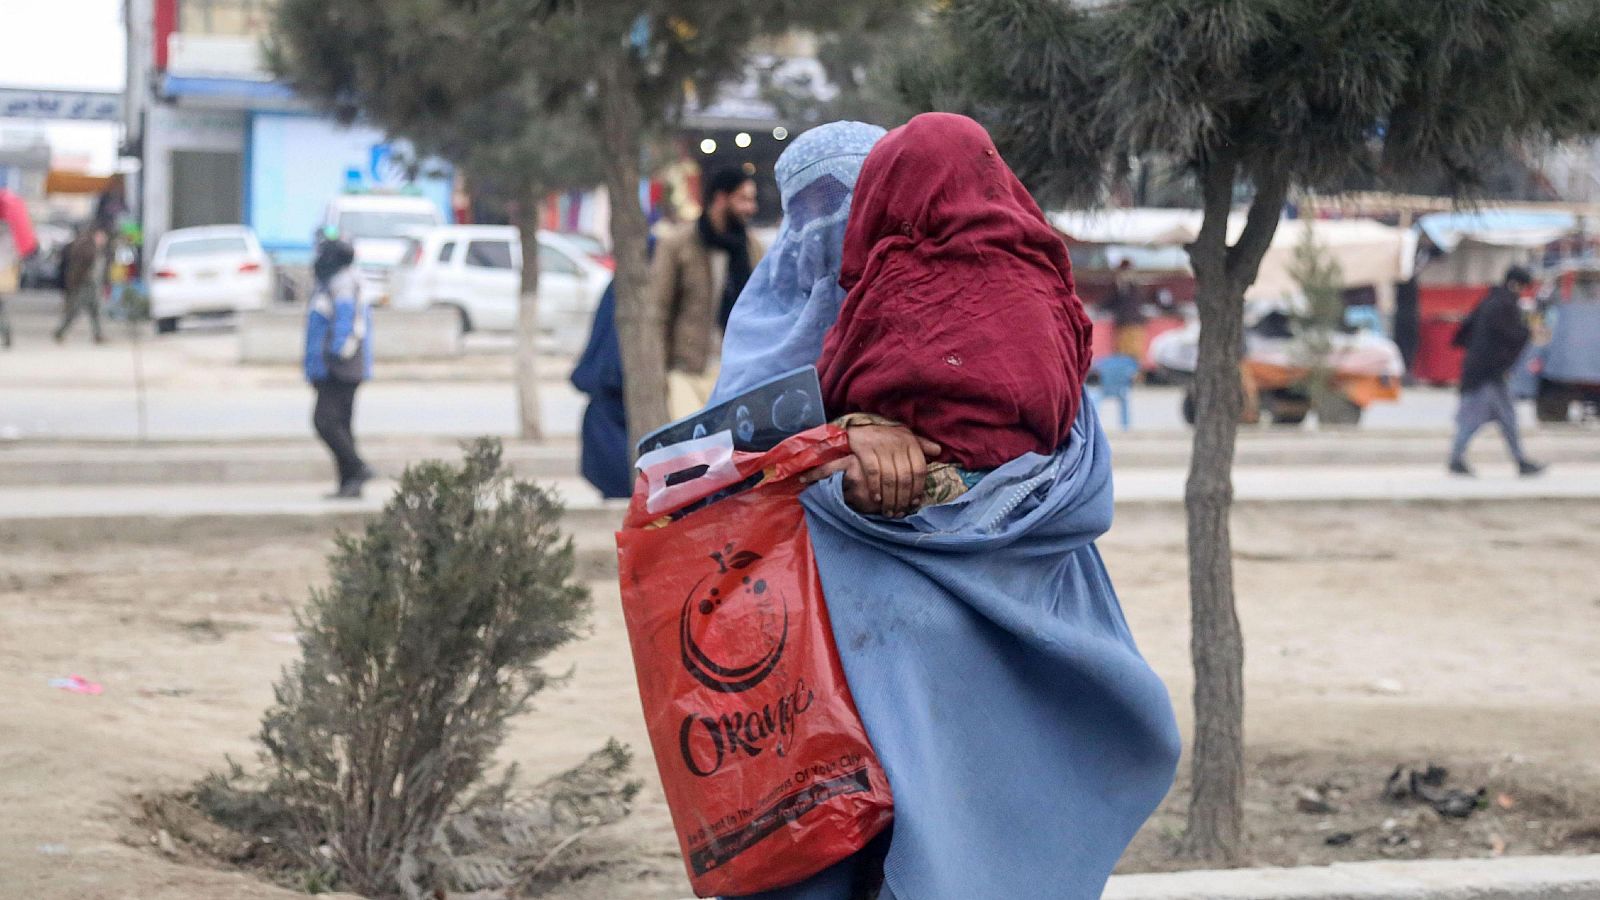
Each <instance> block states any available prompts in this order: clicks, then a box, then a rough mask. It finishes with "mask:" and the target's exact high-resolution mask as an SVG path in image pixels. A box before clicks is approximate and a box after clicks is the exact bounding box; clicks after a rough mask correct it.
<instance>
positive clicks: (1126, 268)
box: [1106, 259, 1149, 361]
mask: <svg viewBox="0 0 1600 900" xmlns="http://www.w3.org/2000/svg"><path fill="white" fill-rule="evenodd" d="M1106 305H1107V307H1108V308H1109V311H1110V313H1111V327H1112V335H1113V340H1114V342H1115V344H1116V347H1117V353H1119V354H1121V355H1122V356H1131V357H1133V358H1134V359H1136V360H1140V361H1143V359H1144V347H1145V324H1146V323H1147V322H1148V321H1149V317H1148V316H1146V315H1145V314H1144V298H1143V297H1141V296H1139V286H1138V285H1137V284H1136V283H1134V277H1133V261H1132V260H1127V259H1125V260H1123V261H1122V262H1120V263H1118V264H1117V274H1116V277H1115V279H1114V280H1113V281H1112V284H1111V297H1110V300H1109V302H1108V303H1107V304H1106Z"/></svg>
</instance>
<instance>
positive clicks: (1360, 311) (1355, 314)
mask: <svg viewBox="0 0 1600 900" xmlns="http://www.w3.org/2000/svg"><path fill="white" fill-rule="evenodd" d="M1344 324H1345V327H1347V328H1357V329H1360V330H1362V331H1370V332H1373V333H1374V334H1383V333H1384V331H1383V316H1382V315H1380V314H1379V313H1378V310H1377V308H1376V307H1372V306H1352V307H1349V308H1347V309H1346V310H1345V311H1344Z"/></svg>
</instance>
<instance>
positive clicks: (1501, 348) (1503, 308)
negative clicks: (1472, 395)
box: [1453, 286, 1531, 393]
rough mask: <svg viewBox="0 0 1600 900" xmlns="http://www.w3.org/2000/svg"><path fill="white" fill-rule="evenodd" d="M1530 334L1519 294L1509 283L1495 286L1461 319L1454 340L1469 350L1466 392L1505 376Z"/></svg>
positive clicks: (1464, 367)
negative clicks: (1523, 319)
mask: <svg viewBox="0 0 1600 900" xmlns="http://www.w3.org/2000/svg"><path fill="white" fill-rule="evenodd" d="M1530 336H1531V332H1529V330H1528V326H1527V324H1526V323H1525V322H1523V321H1522V307H1521V306H1520V305H1518V303H1517V295H1516V294H1514V293H1512V291H1511V289H1510V288H1507V287H1505V286H1501V287H1497V288H1495V289H1494V290H1491V291H1490V292H1489V294H1488V296H1486V297H1484V298H1483V300H1482V301H1480V302H1479V303H1478V305H1477V307H1476V308H1474V309H1473V310H1472V314H1471V315H1469V316H1467V319H1466V321H1464V322H1462V323H1461V328H1460V329H1459V330H1458V331H1457V332H1456V336H1455V340H1454V341H1453V343H1454V344H1455V345H1456V346H1457V347H1461V348H1463V349H1465V350H1466V351H1467V355H1466V358H1465V359H1463V360H1462V361H1461V391H1462V393H1469V392H1471V391H1475V390H1477V389H1478V388H1480V387H1483V386H1484V385H1486V384H1489V383H1490V382H1492V381H1498V380H1499V379H1502V378H1505V377H1506V373H1508V372H1510V371H1511V367H1512V366H1513V365H1516V362H1517V357H1519V356H1521V355H1522V348H1524V347H1526V346H1527V345H1528V338H1529V337H1530Z"/></svg>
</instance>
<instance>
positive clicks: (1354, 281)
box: [1049, 209, 1417, 309]
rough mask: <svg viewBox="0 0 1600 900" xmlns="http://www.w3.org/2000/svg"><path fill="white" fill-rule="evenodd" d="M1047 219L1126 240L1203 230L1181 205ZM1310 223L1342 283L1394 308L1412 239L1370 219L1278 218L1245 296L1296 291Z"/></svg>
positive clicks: (1173, 240) (1104, 238) (1075, 237)
mask: <svg viewBox="0 0 1600 900" xmlns="http://www.w3.org/2000/svg"><path fill="white" fill-rule="evenodd" d="M1049 218H1050V222H1051V224H1053V225H1054V226H1055V227H1056V230H1057V231H1060V232H1061V233H1062V234H1063V235H1065V236H1066V237H1067V239H1068V240H1069V241H1073V242H1076V243H1088V244H1107V245H1130V246H1152V247H1153V246H1181V245H1183V244H1187V243H1190V242H1192V241H1193V240H1194V239H1195V238H1196V237H1198V236H1199V234H1200V223H1201V214H1200V212H1199V211H1198V210H1186V209H1117V210H1103V211H1090V212H1057V213H1052V214H1051V215H1050V217H1049ZM1244 223H1245V217H1244V215H1243V214H1242V213H1236V214H1234V215H1233V216H1232V217H1231V218H1230V219H1229V220H1228V239H1229V240H1230V241H1232V240H1234V239H1236V238H1237V237H1238V236H1239V234H1240V233H1241V232H1242V231H1243V230H1244ZM1307 229H1310V231H1311V235H1312V238H1313V240H1315V241H1316V243H1317V244H1318V245H1319V246H1320V247H1321V248H1322V250H1323V252H1324V253H1326V254H1327V255H1328V256H1329V257H1330V258H1332V259H1333V260H1334V261H1336V262H1338V264H1339V269H1340V272H1341V273H1342V274H1343V276H1344V282H1345V286H1346V287H1369V286H1370V287H1372V288H1375V289H1376V292H1377V295H1378V301H1379V305H1380V306H1382V307H1383V308H1385V309H1389V308H1391V305H1392V303H1393V298H1394V285H1395V284H1396V283H1398V282H1402V281H1406V280H1408V279H1410V277H1411V273H1412V267H1413V264H1414V261H1415V259H1416V249H1417V237H1416V233H1415V232H1413V231H1411V230H1410V229H1405V228H1394V227H1391V226H1388V225H1384V224H1383V223H1381V222H1375V221H1373V220H1371V219H1285V220H1283V221H1282V222H1280V223H1279V224H1278V231H1277V234H1276V235H1275V236H1274V237H1273V239H1272V247H1271V248H1270V249H1269V250H1268V251H1267V255H1266V257H1265V258H1264V259H1263V260H1262V262H1261V271H1260V274H1259V275H1257V277H1256V282H1255V284H1254V285H1253V286H1252V287H1251V288H1250V290H1249V291H1248V292H1247V293H1246V296H1247V297H1249V298H1250V299H1276V298H1286V297H1293V296H1296V295H1298V294H1299V293H1300V286H1299V284H1298V282H1296V281H1295V278H1294V275H1293V274H1292V272H1293V267H1294V259H1295V251H1296V249H1297V248H1298V247H1299V245H1300V243H1301V242H1302V241H1304V240H1305V236H1306V230H1307Z"/></svg>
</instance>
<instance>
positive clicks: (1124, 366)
mask: <svg viewBox="0 0 1600 900" xmlns="http://www.w3.org/2000/svg"><path fill="white" fill-rule="evenodd" d="M1094 372H1095V374H1097V375H1099V376H1100V386H1099V388H1097V389H1096V390H1095V394H1094V401H1095V405H1097V406H1098V405H1099V404H1100V403H1101V401H1103V400H1106V399H1107V398H1114V399H1115V400H1116V401H1117V402H1118V403H1119V404H1121V406H1122V416H1121V420H1122V430H1123V431H1127V430H1128V428H1129V426H1130V425H1131V424H1132V423H1131V419H1132V416H1131V414H1130V412H1129V406H1130V403H1131V396H1132V394H1133V382H1134V379H1135V378H1138V377H1139V361H1138V360H1137V359H1134V358H1133V357H1131V356H1126V355H1122V354H1118V355H1117V356H1108V357H1106V358H1104V359H1102V360H1100V361H1098V362H1096V363H1095V364H1094Z"/></svg>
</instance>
